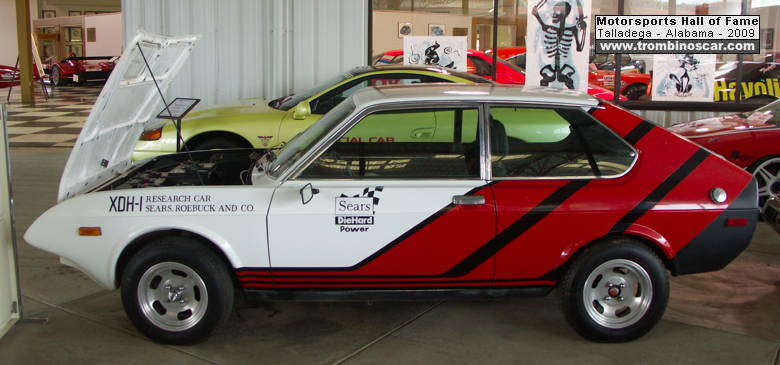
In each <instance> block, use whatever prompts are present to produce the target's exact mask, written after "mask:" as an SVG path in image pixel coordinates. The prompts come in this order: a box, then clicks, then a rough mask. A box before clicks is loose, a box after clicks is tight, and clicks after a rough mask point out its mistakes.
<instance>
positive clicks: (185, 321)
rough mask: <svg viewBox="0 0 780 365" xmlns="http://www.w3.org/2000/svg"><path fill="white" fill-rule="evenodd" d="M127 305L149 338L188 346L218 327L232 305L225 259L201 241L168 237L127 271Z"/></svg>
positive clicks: (143, 253) (145, 251) (133, 261)
mask: <svg viewBox="0 0 780 365" xmlns="http://www.w3.org/2000/svg"><path fill="white" fill-rule="evenodd" d="M121 292H122V304H123V305H124V308H125V312H126V313H127V316H128V317H129V318H130V321H131V322H133V324H134V325H135V326H136V328H138V330H139V331H141V332H142V333H143V334H145V335H146V336H148V337H149V338H151V339H153V340H155V341H157V342H162V343H167V344H174V345H189V344H194V343H196V342H199V341H201V340H203V339H205V338H206V337H208V336H209V335H210V334H211V333H212V332H213V331H214V330H216V329H217V328H219V327H220V326H221V325H222V324H224V322H225V321H226V320H227V318H228V317H229V316H230V312H231V311H232V307H233V285H232V280H231V278H230V275H229V274H228V271H227V268H226V267H225V265H224V264H223V263H222V260H221V259H220V258H219V257H217V256H216V254H214V253H213V252H212V251H211V250H209V249H208V248H206V247H204V246H203V245H202V244H201V243H200V242H199V241H196V240H193V239H189V238H183V237H166V238H162V239H159V240H157V241H155V242H151V243H150V244H149V245H148V246H147V247H145V248H143V249H142V250H141V251H139V252H138V253H137V254H135V255H134V256H133V257H132V258H131V259H130V261H129V262H128V264H127V267H126V268H125V269H124V273H123V275H122V288H121Z"/></svg>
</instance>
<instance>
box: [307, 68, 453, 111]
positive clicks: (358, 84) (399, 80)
mask: <svg viewBox="0 0 780 365" xmlns="http://www.w3.org/2000/svg"><path fill="white" fill-rule="evenodd" d="M423 82H449V81H448V80H444V79H439V78H436V77H431V76H426V75H416V74H379V75H371V76H367V77H362V78H359V79H356V80H352V81H349V82H346V83H345V84H343V85H340V86H338V87H336V88H335V89H333V90H331V91H329V92H327V93H325V94H323V95H322V96H320V97H318V98H317V99H315V100H313V101H312V102H311V103H310V106H311V110H312V113H314V114H325V113H327V112H328V111H330V110H331V109H333V107H335V106H336V105H338V104H339V103H341V102H342V101H344V99H346V98H348V97H350V96H351V95H352V94H354V93H355V92H356V91H358V90H360V89H362V88H364V87H366V86H382V85H407V84H417V83H423Z"/></svg>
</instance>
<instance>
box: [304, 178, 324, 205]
mask: <svg viewBox="0 0 780 365" xmlns="http://www.w3.org/2000/svg"><path fill="white" fill-rule="evenodd" d="M319 193H320V189H315V188H314V187H312V186H311V183H308V184H306V185H304V186H303V187H302V188H301V203H303V204H304V205H306V204H308V203H309V202H310V201H311V199H312V198H314V195H316V194H319Z"/></svg>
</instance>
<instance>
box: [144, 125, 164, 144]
mask: <svg viewBox="0 0 780 365" xmlns="http://www.w3.org/2000/svg"><path fill="white" fill-rule="evenodd" d="M162 130H163V129H162V127H161V128H157V129H155V130H151V131H148V132H144V134H142V135H141V140H142V141H156V140H158V139H160V137H162Z"/></svg>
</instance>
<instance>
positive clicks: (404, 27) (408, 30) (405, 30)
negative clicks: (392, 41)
mask: <svg viewBox="0 0 780 365" xmlns="http://www.w3.org/2000/svg"><path fill="white" fill-rule="evenodd" d="M408 35H412V23H409V22H401V23H398V38H403V37H406V36H408Z"/></svg>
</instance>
